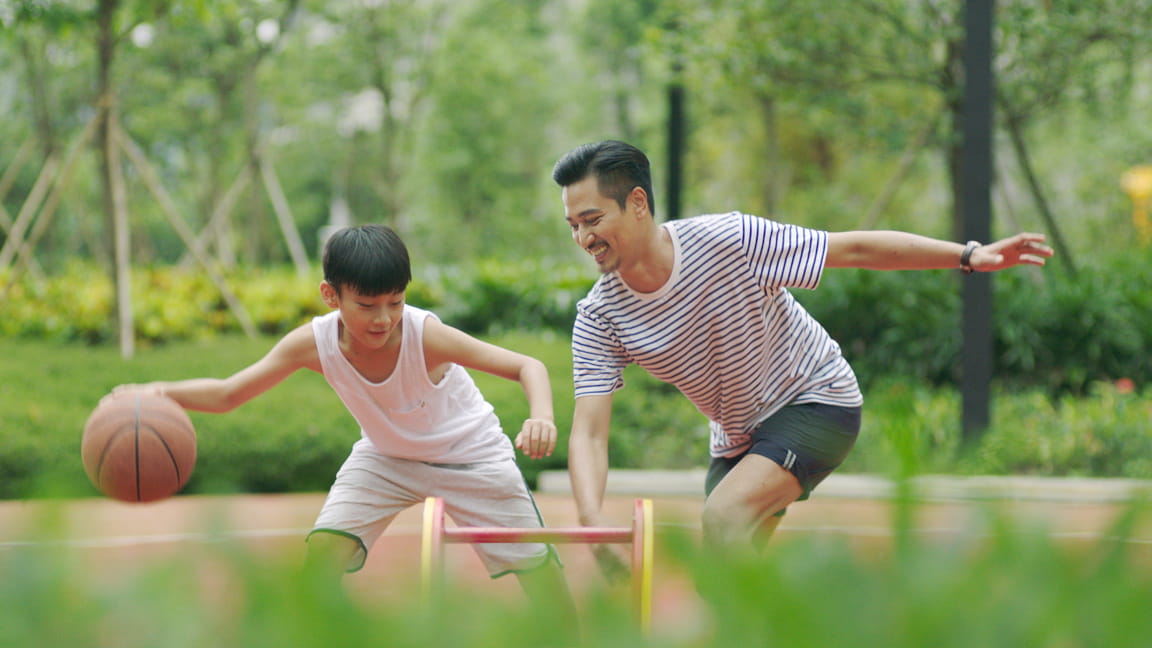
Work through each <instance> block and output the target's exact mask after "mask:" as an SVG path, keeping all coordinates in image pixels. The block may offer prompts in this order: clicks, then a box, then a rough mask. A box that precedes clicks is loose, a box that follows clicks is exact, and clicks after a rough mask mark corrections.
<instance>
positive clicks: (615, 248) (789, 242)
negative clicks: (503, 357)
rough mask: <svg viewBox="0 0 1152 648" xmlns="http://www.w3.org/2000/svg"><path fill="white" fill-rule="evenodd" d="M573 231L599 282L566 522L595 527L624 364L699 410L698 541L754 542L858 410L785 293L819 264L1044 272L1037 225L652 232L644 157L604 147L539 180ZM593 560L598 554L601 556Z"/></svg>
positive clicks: (835, 348)
mask: <svg viewBox="0 0 1152 648" xmlns="http://www.w3.org/2000/svg"><path fill="white" fill-rule="evenodd" d="M552 177H553V179H554V180H555V181H556V183H557V184H558V185H560V187H562V198H563V202H564V214H565V218H566V219H567V221H568V224H569V226H570V227H571V229H572V238H573V240H574V241H575V242H576V244H577V245H579V246H580V247H581V248H583V249H584V250H586V251H587V252H588V253H589V254H591V255H592V257H593V258H594V259H595V261H596V264H597V266H598V267H599V269H600V271H601V273H603V276H602V277H601V278H600V280H599V281H598V282H597V283H596V285H595V286H594V287H593V288H592V290H591V291H590V292H589V293H588V295H587V296H586V297H585V298H584V299H583V300H581V301H580V303H579V304H578V306H577V317H576V324H575V327H574V329H573V334H572V354H573V376H574V381H575V388H576V405H575V414H574V417H573V422H572V430H571V437H570V440H569V459H568V465H569V472H570V476H571V480H572V491H573V495H574V496H575V499H576V505H577V509H578V511H579V515H580V521H581V523H582V524H585V525H593V526H599V525H605V524H607V521H606V520H605V519H604V518H603V516H602V513H601V505H602V502H603V497H604V487H605V481H606V479H607V472H608V436H609V421H610V418H611V409H612V395H613V393H614V392H615V391H616V390H617V389H619V388H620V387H622V386H623V382H622V380H621V372H622V371H623V369H624V367H625V366H627V365H628V364H631V363H636V364H638V365H640V366H641V367H644V368H645V369H646V370H647V371H648V372H649V373H651V374H652V375H653V376H655V377H656V378H658V379H660V380H663V381H665V382H668V383H670V384H672V385H674V386H676V387H677V388H678V389H679V390H680V391H681V392H682V393H683V394H684V395H685V396H687V397H688V398H689V399H690V400H691V401H692V402H693V403H694V404H695V405H696V407H697V408H698V409H699V410H700V411H701V412H702V413H703V414H704V415H705V416H706V417H707V418H708V420H709V427H710V429H711V443H710V452H711V456H712V459H711V464H710V466H709V469H708V474H707V479H706V487H705V490H706V495H707V499H706V502H705V506H704V512H703V520H702V526H703V536H704V542H705V543H706V544H708V545H709V546H713V547H717V546H719V547H721V548H725V549H740V548H746V547H750V546H755V545H758V544H759V543H760V542H761V541H763V540H765V539H767V538H768V536H770V535H771V533H772V531H773V530H774V529H775V528H776V526H777V524H779V521H780V517H781V516H782V515H783V514H784V512H785V510H786V509H787V507H788V506H789V505H790V504H791V503H792V502H795V501H797V500H803V499H806V498H807V497H808V496H809V494H810V493H811V492H812V489H813V488H815V487H816V485H817V484H819V483H820V481H821V480H823V479H824V478H825V477H827V476H828V474H829V473H831V472H832V470H834V469H835V468H836V467H837V466H838V465H840V463H841V461H843V459H844V457H845V456H846V455H847V454H848V452H849V450H851V448H852V446H853V444H854V443H855V440H856V436H857V433H858V432H859V428H860V411H861V406H862V404H863V398H862V397H861V394H860V390H859V387H858V386H857V383H856V377H855V375H854V373H853V372H852V369H851V367H850V366H849V365H848V363H847V361H846V360H845V359H844V357H843V356H842V355H841V353H840V347H839V345H838V344H837V343H836V342H835V341H834V340H833V339H832V338H831V337H829V335H828V333H827V332H826V331H824V329H823V327H821V326H820V324H819V323H817V322H816V321H815V320H814V319H813V318H812V317H811V315H809V314H808V313H807V311H805V310H804V308H803V307H801V306H800V304H799V303H797V302H796V301H795V300H794V299H793V297H792V296H791V295H790V294H789V292H788V290H787V289H788V288H809V289H812V288H815V287H816V286H817V285H818V284H819V282H820V278H821V276H822V274H823V271H824V268H841V267H853V268H869V269H875V270H917V269H932V268H960V269H962V270H963V271H965V272H973V271H977V272H991V271H994V270H1001V269H1003V268H1009V267H1012V266H1016V265H1020V264H1029V265H1044V262H1045V259H1046V258H1047V257H1050V256H1052V250H1051V249H1050V248H1049V247H1048V246H1047V245H1045V244H1044V237H1043V236H1042V235H1038V234H1018V235H1016V236H1013V237H1011V238H1007V239H1004V240H1001V241H997V242H995V243H990V244H987V245H981V244H979V243H977V242H975V241H972V242H969V243H968V244H967V245H962V244H958V243H952V242H947V241H940V240H936V239H931V238H926V237H923V236H919V235H915V234H910V233H906V232H891V231H889V232H880V231H875V232H825V231H820V230H813V229H808V228H803V227H798V226H794V225H787V224H782V223H777V222H773V221H770V220H767V219H764V218H759V217H755V216H749V215H745V214H740V213H737V212H733V213H730V214H720V215H708V216H698V217H696V218H689V219H684V220H678V221H673V222H669V223H665V224H663V225H658V224H657V223H656V221H655V219H654V215H653V214H654V207H653V198H652V181H651V172H650V168H649V163H648V158H647V157H646V156H645V154H644V153H643V152H642V151H640V150H639V149H637V148H636V147H634V146H631V145H629V144H626V143H624V142H618V141H604V142H599V143H594V144H587V145H584V146H581V147H578V148H576V149H574V150H572V151H570V152H568V153H567V154H565V155H564V156H563V157H562V158H561V159H560V160H559V161H558V162H557V163H556V166H555V168H554V169H553V173H552ZM598 554H599V555H600V557H601V558H605V557H606V553H605V552H604V551H602V550H601V551H599V552H598Z"/></svg>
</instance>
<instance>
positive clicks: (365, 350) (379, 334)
mask: <svg viewBox="0 0 1152 648" xmlns="http://www.w3.org/2000/svg"><path fill="white" fill-rule="evenodd" d="M323 269H324V280H323V281H322V282H321V284H320V294H321V296H322V298H323V300H324V303H325V304H327V305H328V306H329V307H330V308H332V309H334V310H333V311H332V312H331V313H328V314H326V315H323V316H319V317H316V318H315V319H313V320H312V321H311V322H310V323H307V324H304V325H302V326H300V327H299V328H297V329H295V330H293V331H291V332H289V333H288V334H287V335H285V336H284V337H283V339H281V340H280V341H279V342H278V343H277V344H276V345H275V346H274V347H273V348H272V350H271V351H269V352H268V354H267V355H265V356H264V357H263V358H261V359H260V360H258V361H257V362H255V363H254V364H252V365H251V366H249V367H246V368H244V369H242V370H240V371H239V372H237V373H235V374H233V375H232V376H230V377H228V378H224V379H214V378H196V379H190V380H183V381H179V382H154V383H148V384H145V385H125V386H122V387H119V388H117V389H146V390H155V391H159V392H161V393H163V394H165V395H167V396H169V397H170V398H172V399H174V400H175V401H176V402H177V403H179V404H180V405H181V406H182V407H185V408H187V409H191V410H196V411H202V412H227V411H230V410H232V409H235V408H236V407H238V406H240V405H241V404H243V403H246V402H248V401H249V400H251V399H253V398H255V397H256V396H258V395H260V394H262V393H264V392H266V391H268V390H269V389H271V388H272V387H274V386H275V385H277V384H279V383H280V382H281V381H283V380H284V379H285V378H287V377H288V376H289V375H290V374H292V373H293V372H295V371H297V370H298V369H311V370H312V371H315V372H317V373H320V374H322V375H323V376H324V378H325V379H326V380H327V381H328V383H329V384H330V385H331V386H332V388H333V389H334V390H335V391H336V393H337V394H338V395H339V396H340V399H341V400H342V401H343V402H344V404H345V406H346V407H347V408H348V410H349V412H351V414H352V415H353V417H355V419H356V421H357V422H358V423H359V424H360V426H361V439H360V440H359V441H357V442H356V444H355V445H354V446H353V448H352V452H351V454H350V455H349V457H348V458H347V460H345V462H344V465H343V467H342V468H341V469H340V471H339V473H338V474H337V475H336V480H335V483H334V484H333V485H332V489H331V490H330V491H329V493H328V497H327V499H326V501H325V502H324V506H323V508H322V509H321V511H320V515H319V517H318V518H317V520H316V524H315V527H314V528H313V530H312V531H311V532H310V533H309V534H308V538H307V542H308V554H307V564H308V565H309V566H317V565H319V566H321V567H322V568H323V567H332V568H333V569H334V570H335V569H340V568H343V569H345V570H346V571H348V572H353V571H357V570H359V569H360V568H361V567H362V566H363V564H364V561H365V559H366V557H367V552H368V550H369V548H370V547H371V546H372V544H373V543H374V542H375V540H376V539H377V538H378V537H379V536H380V534H381V533H383V531H384V529H385V528H387V526H388V525H389V524H390V523H391V522H392V520H393V519H394V518H395V517H396V515H397V514H398V513H400V511H402V510H404V509H405V508H407V507H409V506H411V505H413V504H419V503H422V502H423V501H424V499H425V498H426V497H427V496H432V495H435V496H441V497H443V498H444V503H445V510H446V511H447V512H448V514H449V515H451V516H452V518H453V519H454V520H455V521H456V522H457V523H458V524H461V525H469V526H503V527H540V526H542V525H543V523H542V521H541V519H540V515H539V512H538V511H537V509H536V506H535V503H534V502H533V500H532V496H531V494H530V493H529V491H528V488H527V485H526V484H525V483H524V479H523V476H522V475H521V473H520V471H519V468H518V467H517V465H516V461H515V451H514V450H513V448H512V444H511V443H510V442H509V440H508V437H507V436H506V435H505V434H504V433H503V432H502V430H501V428H500V422H499V420H498V419H497V418H496V416H495V414H494V412H493V408H492V406H491V405H490V404H488V402H487V401H485V400H484V397H483V395H482V394H481V393H480V391H479V390H478V389H477V387H476V384H475V383H474V382H473V380H472V378H471V376H469V374H468V372H467V371H465V367H467V368H470V369H476V370H479V371H484V372H487V373H491V374H494V375H497V376H500V377H502V378H507V379H509V380H516V381H518V382H519V383H520V384H521V385H522V386H523V388H524V393H525V396H526V397H527V399H528V404H529V407H530V413H529V418H528V420H526V421H525V422H524V424H523V427H522V428H521V430H520V433H519V435H518V436H517V437H516V442H515V445H516V447H517V448H519V449H520V450H521V451H523V452H524V453H525V454H527V455H529V456H530V457H532V458H533V459H538V458H541V457H545V456H548V455H550V454H551V453H552V451H553V449H554V448H555V447H556V426H555V424H554V423H553V413H552V392H551V387H550V383H549V378H548V370H547V368H546V367H545V366H544V364H543V363H541V362H540V361H539V360H537V359H535V358H532V357H529V356H525V355H522V354H519V353H515V352H513V351H510V350H507V349H504V348H501V347H497V346H494V345H492V344H488V343H486V342H482V341H480V340H477V339H475V338H473V337H471V336H469V335H467V334H465V333H463V332H461V331H459V330H457V329H455V328H452V327H450V326H447V325H445V324H443V323H441V322H440V320H439V319H438V318H437V317H436V316H435V315H433V314H432V313H430V312H428V311H424V310H421V309H419V308H415V307H412V306H408V305H407V304H405V302H404V297H405V290H406V289H407V286H408V283H409V282H410V281H411V279H412V273H411V266H410V263H409V258H408V250H407V248H406V247H405V245H404V243H403V242H402V241H401V240H400V238H399V237H398V236H397V235H396V233H395V232H394V231H392V230H391V229H390V228H388V227H386V226H383V225H363V226H359V227H350V228H346V229H343V230H340V231H338V232H336V233H335V234H333V235H332V236H331V238H330V239H329V240H328V242H327V244H326V245H325V248H324V258H323ZM473 547H474V549H475V550H476V552H477V554H478V555H479V556H480V558H481V560H482V561H483V562H484V563H485V565H486V567H487V568H488V571H489V574H491V576H492V577H493V578H496V577H499V576H502V575H504V574H507V573H515V574H516V575H517V577H518V578H519V580H520V583H521V585H522V587H523V588H524V590H525V592H526V593H527V594H528V596H529V597H530V598H533V599H535V598H537V596H539V597H554V596H555V597H559V598H561V600H562V602H565V603H570V601H569V600H568V596H569V595H568V590H567V586H566V585H565V583H564V579H563V576H562V574H561V571H560V568H559V562H558V560H556V556H555V554H554V550H553V549H552V548H551V547H549V546H546V545H544V544H477V545H473ZM333 563H334V564H333Z"/></svg>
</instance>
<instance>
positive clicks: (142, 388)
mask: <svg viewBox="0 0 1152 648" xmlns="http://www.w3.org/2000/svg"><path fill="white" fill-rule="evenodd" d="M163 387H164V386H163V384H162V383H158V382H151V383H143V384H139V385H137V384H127V385H116V386H115V387H113V388H112V389H111V391H109V392H108V393H107V394H105V395H104V397H103V398H101V399H100V402H101V403H103V402H104V401H105V400H107V399H109V398H111V397H112V396H113V395H115V394H119V393H122V392H129V391H139V392H144V393H148V394H163V393H164V388H163Z"/></svg>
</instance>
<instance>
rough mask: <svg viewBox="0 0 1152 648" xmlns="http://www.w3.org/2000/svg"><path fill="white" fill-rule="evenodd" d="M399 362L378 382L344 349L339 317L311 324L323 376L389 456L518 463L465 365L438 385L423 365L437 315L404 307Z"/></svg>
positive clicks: (365, 433) (331, 315)
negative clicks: (427, 327)
mask: <svg viewBox="0 0 1152 648" xmlns="http://www.w3.org/2000/svg"><path fill="white" fill-rule="evenodd" d="M403 316H404V327H403V329H402V335H403V338H402V339H401V341H400V357H399V358H398V360H397V362H396V369H395V370H393V372H392V375H391V376H389V377H388V378H386V379H385V380H383V381H382V382H378V383H374V382H371V381H369V380H367V379H365V378H364V376H363V375H361V374H360V372H359V371H357V370H356V368H355V367H353V366H352V364H351V363H350V362H348V359H347V358H345V357H344V354H343V353H342V352H341V351H340V339H339V337H340V325H339V322H340V320H339V317H340V312H339V311H332V312H331V313H328V314H327V315H321V316H319V317H316V318H314V319H313V320H312V331H313V333H314V334H315V336H316V349H317V351H318V352H319V354H320V364H321V365H322V367H323V369H324V378H325V379H326V380H327V381H328V384H329V385H331V386H332V389H334V390H336V394H337V395H339V396H340V400H342V401H343V402H344V405H345V407H347V408H348V411H349V412H351V414H352V416H353V417H354V418H355V419H356V422H357V423H359V424H360V433H361V435H362V436H363V437H364V438H365V439H368V441H370V442H371V443H372V445H373V446H375V447H376V449H377V450H378V451H379V452H380V453H381V454H384V455H388V456H390V457H399V458H402V459H413V460H416V461H427V462H432V463H476V462H482V461H499V460H505V459H515V454H514V452H513V450H512V443H511V441H510V440H509V439H508V437H507V436H506V435H505V434H504V432H503V430H502V429H501V427H500V420H499V419H498V418H497V417H496V414H495V412H494V410H493V408H492V405H490V404H489V403H488V402H487V401H486V400H484V396H483V395H482V394H481V393H480V390H479V389H478V388H477V387H476V383H475V382H473V380H472V376H470V375H469V374H468V372H467V371H466V370H465V369H464V368H463V367H461V366H460V365H456V364H453V365H452V366H451V368H449V369H448V372H447V373H445V374H444V377H443V378H442V379H441V380H440V382H439V384H433V383H432V381H431V380H430V379H429V378H428V368H427V367H425V366H424V344H423V340H424V322H425V320H426V319H427V318H429V317H436V315H434V314H433V313H431V312H429V311H426V310H422V309H419V308H416V307H414V306H408V305H405V306H404V315H403Z"/></svg>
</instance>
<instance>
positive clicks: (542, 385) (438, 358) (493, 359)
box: [424, 317, 557, 459]
mask: <svg viewBox="0 0 1152 648" xmlns="http://www.w3.org/2000/svg"><path fill="white" fill-rule="evenodd" d="M424 362H425V365H426V366H427V367H428V371H429V372H430V373H436V368H437V367H440V366H441V365H444V364H446V363H454V364H458V365H460V366H463V367H467V368H469V369H475V370H477V371H483V372H485V373H490V374H492V375H494V376H499V377H501V378H505V379H507V380H515V381H516V382H519V383H520V386H521V387H522V388H523V389H524V396H525V397H526V398H527V400H528V412H529V413H528V420H526V421H524V425H523V426H522V427H521V429H520V434H518V435H517V436H516V441H515V444H516V447H517V448H520V450H522V451H523V452H524V453H525V454H527V455H528V456H530V457H532V458H533V459H539V458H541V457H547V456H549V455H551V454H552V452H553V451H554V450H555V449H556V436H557V433H556V422H555V420H554V419H555V416H554V414H553V410H552V383H551V381H550V380H549V378H548V368H547V367H545V366H544V363H543V362H540V361H539V360H537V359H536V358H533V357H532V356H527V355H524V354H522V353H517V352H515V351H512V350H509V349H505V348H503V347H500V346H497V345H495V344H490V343H488V342H484V341H482V340H478V339H476V338H474V337H472V336H471V335H468V334H467V333H465V332H463V331H461V330H459V329H456V328H453V327H451V326H448V325H447V324H444V323H443V322H441V321H439V320H437V319H436V318H434V317H429V318H428V320H427V322H425V324H424Z"/></svg>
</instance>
